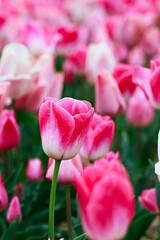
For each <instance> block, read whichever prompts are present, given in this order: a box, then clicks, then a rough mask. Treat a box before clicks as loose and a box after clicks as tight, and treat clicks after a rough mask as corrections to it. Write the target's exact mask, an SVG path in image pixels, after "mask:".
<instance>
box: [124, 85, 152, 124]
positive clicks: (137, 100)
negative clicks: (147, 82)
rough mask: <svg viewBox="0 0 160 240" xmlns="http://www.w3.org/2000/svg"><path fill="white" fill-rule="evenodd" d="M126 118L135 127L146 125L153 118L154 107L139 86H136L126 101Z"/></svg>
mask: <svg viewBox="0 0 160 240" xmlns="http://www.w3.org/2000/svg"><path fill="white" fill-rule="evenodd" d="M126 119H127V121H128V122H129V123H130V124H131V125H133V126H135V127H146V126H148V125H149V124H150V123H151V122H152V121H153V119H154V109H153V107H152V106H151V103H150V101H149V99H148V98H147V97H146V95H145V93H144V92H143V91H142V90H141V89H140V88H136V90H135V92H134V93H133V95H132V96H131V97H130V99H129V101H128V106H127V111H126Z"/></svg>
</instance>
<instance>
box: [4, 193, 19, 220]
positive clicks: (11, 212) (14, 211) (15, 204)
mask: <svg viewBox="0 0 160 240" xmlns="http://www.w3.org/2000/svg"><path fill="white" fill-rule="evenodd" d="M17 216H19V222H21V221H22V213H21V207H20V203H19V199H18V197H16V196H14V197H13V198H12V200H11V202H10V204H9V208H8V211H7V216H6V218H7V222H9V223H10V222H13V221H14V220H15V219H16V217H17Z"/></svg>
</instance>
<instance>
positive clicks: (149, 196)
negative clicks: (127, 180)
mask: <svg viewBox="0 0 160 240" xmlns="http://www.w3.org/2000/svg"><path fill="white" fill-rule="evenodd" d="M138 201H139V202H140V204H141V205H142V206H143V207H144V208H146V209H147V210H148V211H149V212H151V213H159V208H158V203H157V198H156V188H150V189H145V190H143V191H142V192H141V196H139V197H138Z"/></svg>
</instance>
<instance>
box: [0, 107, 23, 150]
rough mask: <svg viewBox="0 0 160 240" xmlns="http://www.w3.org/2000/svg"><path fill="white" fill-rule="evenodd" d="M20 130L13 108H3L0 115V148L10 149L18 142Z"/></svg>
mask: <svg viewBox="0 0 160 240" xmlns="http://www.w3.org/2000/svg"><path fill="white" fill-rule="evenodd" d="M19 141H20V130H19V127H18V124H17V121H16V118H15V113H14V111H13V110H7V109H5V110H3V111H2V113H1V116H0V150H3V151H5V150H11V149H13V148H15V147H17V145H18V144H19Z"/></svg>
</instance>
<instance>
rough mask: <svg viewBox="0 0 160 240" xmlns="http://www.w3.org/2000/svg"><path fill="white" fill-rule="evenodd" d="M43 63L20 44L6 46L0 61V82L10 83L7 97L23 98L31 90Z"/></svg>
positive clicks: (41, 59)
mask: <svg viewBox="0 0 160 240" xmlns="http://www.w3.org/2000/svg"><path fill="white" fill-rule="evenodd" d="M17 53H18V54H17ZM44 61H45V59H44V58H42V57H41V58H39V59H37V60H36V59H35V58H34V57H33V56H32V55H31V54H30V53H29V51H28V49H27V48H26V47H25V46H24V45H22V44H20V43H12V44H8V45H6V46H5V48H4V49H3V51H2V55H1V61H0V82H4V81H7V82H8V81H9V82H10V84H11V85H10V87H9V90H8V95H9V96H10V97H12V98H14V99H17V98H20V97H22V96H24V95H25V94H26V93H27V92H28V91H29V90H30V89H31V87H32V85H33V81H34V78H35V75H36V73H37V72H39V71H40V69H41V67H42V65H43V63H44Z"/></svg>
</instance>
